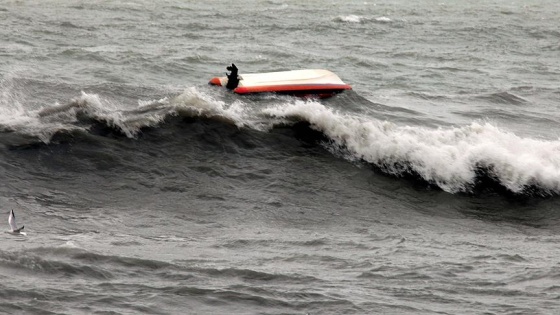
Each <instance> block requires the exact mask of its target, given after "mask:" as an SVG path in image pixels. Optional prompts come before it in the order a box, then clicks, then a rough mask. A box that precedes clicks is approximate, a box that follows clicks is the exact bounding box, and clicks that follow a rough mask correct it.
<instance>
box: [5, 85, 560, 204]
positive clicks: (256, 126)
mask: <svg viewBox="0 0 560 315" xmlns="http://www.w3.org/2000/svg"><path fill="white" fill-rule="evenodd" d="M500 95H501V97H500V98H501V99H504V98H507V100H508V102H510V103H515V102H517V101H518V100H517V98H515V97H510V95H511V94H510V93H506V94H505V96H504V94H500ZM219 96H220V95H219V94H218V95H215V94H210V93H206V92H205V91H202V90H200V89H199V88H196V87H190V88H187V89H186V90H185V91H184V92H183V93H181V94H179V95H177V96H174V97H164V98H161V99H157V100H146V101H140V102H139V104H138V107H137V108H135V109H127V110H120V109H118V107H119V106H118V104H113V103H112V102H110V101H108V100H104V99H102V98H100V97H99V96H98V95H95V94H87V93H82V95H81V96H80V97H78V98H76V99H74V100H73V101H71V102H69V103H68V104H65V105H55V106H49V107H44V108H42V109H40V110H38V111H35V112H33V113H26V114H22V115H21V116H19V120H18V119H16V120H14V121H15V122H9V123H7V122H4V123H3V124H0V125H1V127H2V129H3V130H5V132H6V130H7V129H10V130H11V132H14V131H15V132H16V133H18V132H19V133H23V134H25V135H26V136H27V137H30V136H35V137H37V138H38V139H39V140H40V141H42V142H44V143H49V141H51V139H52V137H53V136H54V135H56V134H60V133H62V134H64V133H72V132H83V133H88V134H94V135H100V136H111V135H112V136H114V135H117V136H122V137H127V138H135V137H137V136H138V134H139V133H141V132H142V131H144V130H146V129H149V128H162V127H160V126H161V125H162V124H165V123H166V122H168V121H169V120H170V119H171V118H173V117H179V118H183V119H184V118H188V119H191V118H195V119H209V120H213V121H215V122H218V123H222V124H226V125H230V126H235V127H236V128H246V129H252V130H257V131H260V132H268V131H269V130H271V128H284V127H286V126H288V127H289V128H291V129H292V130H293V131H294V132H295V136H296V137H297V138H298V139H300V140H301V141H304V142H317V141H319V142H322V143H324V144H325V146H326V147H327V149H329V150H330V151H331V152H333V153H335V154H339V155H340V156H342V157H344V158H346V159H348V160H350V161H363V162H366V163H368V164H370V165H372V166H373V167H375V168H376V169H377V170H380V171H382V172H384V173H386V174H389V175H392V176H398V177H407V176H410V175H412V176H413V177H418V178H420V179H421V180H422V181H425V182H427V183H428V184H429V185H434V186H437V187H439V188H440V189H442V190H444V191H447V192H450V193H459V192H466V193H472V192H476V191H478V190H479V189H480V188H484V187H493V189H496V188H498V189H502V188H503V189H504V190H505V191H507V192H510V193H513V194H539V195H550V194H559V193H560V158H558V156H559V155H558V152H559V151H560V141H545V140H535V139H531V138H522V137H519V136H517V135H515V134H513V133H511V132H508V131H504V130H502V129H500V128H498V127H496V126H494V125H492V124H491V123H489V122H473V123H471V124H470V125H466V126H462V127H445V128H444V127H441V128H437V129H434V128H428V127H422V126H402V125H397V124H395V123H392V122H389V121H381V120H377V119H374V118H372V117H371V116H361V115H360V114H356V113H353V114H352V113H350V112H339V111H336V110H334V109H332V108H329V107H326V105H325V104H323V103H321V102H319V101H315V100H300V99H294V98H289V97H265V98H264V99H251V98H245V99H243V100H241V99H240V98H228V97H229V95H223V96H224V97H225V98H224V100H220V99H217V98H216V97H219ZM253 103H254V104H253ZM257 105H258V106H257ZM26 115H27V116H26ZM3 136H4V137H6V134H4V135H3ZM24 140H25V141H29V139H28V138H24ZM24 140H22V141H24Z"/></svg>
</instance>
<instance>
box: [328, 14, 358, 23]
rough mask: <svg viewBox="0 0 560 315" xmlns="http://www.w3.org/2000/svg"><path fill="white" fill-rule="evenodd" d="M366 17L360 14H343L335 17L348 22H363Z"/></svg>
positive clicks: (339, 20) (337, 19)
mask: <svg viewBox="0 0 560 315" xmlns="http://www.w3.org/2000/svg"><path fill="white" fill-rule="evenodd" d="M364 19H365V18H364V17H363V16H359V15H354V14H350V15H341V16H339V17H337V18H336V19H335V21H337V22H346V23H361V22H362V21H363V20H364Z"/></svg>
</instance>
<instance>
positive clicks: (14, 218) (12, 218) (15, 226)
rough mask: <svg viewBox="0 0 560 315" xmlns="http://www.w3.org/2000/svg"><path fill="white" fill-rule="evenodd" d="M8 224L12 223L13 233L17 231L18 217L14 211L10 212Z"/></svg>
mask: <svg viewBox="0 0 560 315" xmlns="http://www.w3.org/2000/svg"><path fill="white" fill-rule="evenodd" d="M8 223H10V228H12V231H15V230H17V224H16V215H15V214H14V210H12V211H10V216H9V217H8Z"/></svg>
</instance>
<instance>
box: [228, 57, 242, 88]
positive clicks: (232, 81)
mask: <svg viewBox="0 0 560 315" xmlns="http://www.w3.org/2000/svg"><path fill="white" fill-rule="evenodd" d="M226 69H227V70H228V71H231V73H230V74H227V73H226V76H227V78H228V82H227V84H226V88H228V89H230V90H233V89H235V88H236V87H237V85H238V84H239V76H238V75H237V67H236V66H235V64H234V63H232V64H231V66H229V67H227V68H226Z"/></svg>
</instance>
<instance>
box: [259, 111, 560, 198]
mask: <svg viewBox="0 0 560 315" xmlns="http://www.w3.org/2000/svg"><path fill="white" fill-rule="evenodd" d="M266 113H267V114H268V115H270V116H272V117H277V118H282V119H288V118H291V119H294V118H296V119H301V120H304V121H307V122H309V124H310V126H311V128H312V129H314V130H317V131H320V132H322V133H323V134H325V136H326V137H328V139H330V141H331V143H330V144H329V146H331V147H332V148H333V150H334V151H340V149H341V148H343V150H345V151H347V152H348V153H349V154H348V155H346V156H345V157H346V158H350V159H353V160H361V161H365V162H367V163H371V164H373V165H374V166H375V167H377V168H379V169H381V170H382V171H384V172H385V173H388V174H391V175H395V176H405V175H409V174H414V175H416V176H419V177H420V178H422V179H423V180H425V181H426V182H428V183H430V184H434V185H436V186H437V187H439V188H441V189H443V190H444V191H447V192H450V193H458V192H472V191H473V190H474V189H475V188H476V187H477V185H479V184H481V181H484V182H485V183H486V184H489V182H492V181H495V182H496V183H497V184H498V185H500V186H502V187H504V188H505V189H507V190H508V191H510V192H512V193H515V194H525V193H527V192H528V191H529V190H531V189H532V188H534V187H536V188H537V190H538V193H539V194H544V195H548V194H558V193H560V158H559V155H558V153H559V152H560V141H544V140H535V139H530V138H522V137H519V136H517V135H515V134H513V133H511V132H507V131H504V130H501V129H499V128H498V127H496V126H493V125H492V124H490V123H478V122H473V123H472V124H470V125H467V126H463V127H450V128H438V129H428V128H423V127H410V126H398V125H396V124H394V123H391V122H388V121H377V120H373V119H371V118H364V117H357V116H352V115H349V114H341V113H339V112H336V111H334V110H332V109H329V108H327V107H325V106H324V105H322V104H320V103H318V102H303V101H299V102H295V103H293V104H292V105H290V106H277V107H271V108H268V109H267V110H266Z"/></svg>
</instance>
